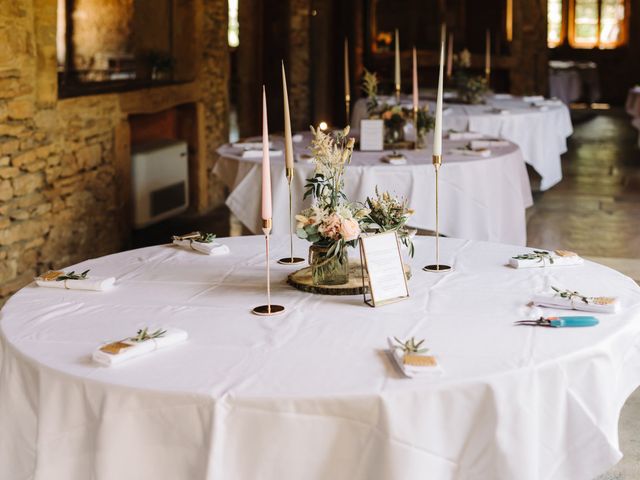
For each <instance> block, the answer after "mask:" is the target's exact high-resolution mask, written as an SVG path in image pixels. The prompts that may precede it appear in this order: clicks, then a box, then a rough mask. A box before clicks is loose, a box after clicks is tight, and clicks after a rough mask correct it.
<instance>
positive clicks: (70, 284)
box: [36, 277, 116, 292]
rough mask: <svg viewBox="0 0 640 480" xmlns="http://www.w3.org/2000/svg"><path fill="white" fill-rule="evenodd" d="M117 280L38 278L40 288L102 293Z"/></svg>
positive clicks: (108, 278) (100, 278) (110, 278)
mask: <svg viewBox="0 0 640 480" xmlns="http://www.w3.org/2000/svg"><path fill="white" fill-rule="evenodd" d="M115 281H116V279H115V278H114V277H106V278H105V277H87V278H85V279H84V280H61V281H57V280H44V279H43V278H41V277H38V278H36V283H37V284H38V286H39V287H49V288H66V289H67V290H93V291H96V292H101V291H103V290H109V289H110V288H111V287H113V284H114V283H115Z"/></svg>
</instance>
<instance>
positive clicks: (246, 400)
mask: <svg viewBox="0 0 640 480" xmlns="http://www.w3.org/2000/svg"><path fill="white" fill-rule="evenodd" d="M221 241H222V242H224V243H226V244H227V245H228V246H229V247H230V248H231V251H232V254H231V255H228V256H222V257H207V256H204V255H200V254H197V253H195V252H191V251H188V250H185V249H180V248H178V247H173V246H168V245H167V246H158V247H150V248H146V249H141V250H134V251H129V252H125V253H121V254H118V255H112V256H109V257H104V258H100V259H95V260H89V261H86V262H83V263H82V264H80V265H77V266H76V267H75V268H76V270H78V269H87V268H90V269H91V271H92V272H93V273H95V275H101V276H111V275H113V276H116V277H117V278H118V282H117V284H116V288H115V289H113V290H111V291H108V292H100V293H98V292H84V291H69V290H59V289H45V288H39V287H36V286H34V285H30V286H28V287H26V288H24V289H22V290H21V291H20V292H18V293H17V294H16V295H15V296H14V297H13V298H11V299H10V300H9V301H8V302H7V304H6V305H5V307H4V308H3V309H2V311H1V312H0V387H1V388H0V425H2V428H0V478H3V479H12V480H13V479H20V478H42V479H54V478H55V479H64V480H87V479H90V478H91V479H95V480H103V479H105V480H111V479H114V478H131V479H136V480H147V479H148V480H164V479H166V480H175V479H194V480H195V479H198V480H199V479H233V480H255V479H257V478H260V479H261V480H300V479H305V480H326V479H331V480H388V479H400V478H402V479H407V480H412V479H415V480H418V479H419V480H422V479H424V478H425V475H427V476H428V477H429V478H434V479H435V478H437V479H438V480H447V479H492V480H501V479H505V480H512V479H515V478H517V479H519V480H530V479H531V480H532V479H545V480H554V479H558V480H566V479H585V480H589V479H591V478H593V477H594V476H596V475H597V474H599V473H601V472H603V471H604V470H606V469H607V468H609V467H610V466H611V465H613V464H614V463H615V462H616V461H618V460H619V459H620V457H621V454H620V452H619V450H618V438H617V424H618V417H619V412H620V409H621V407H622V405H623V403H624V401H625V399H626V398H627V396H628V395H629V394H630V392H631V391H632V390H633V389H634V388H635V387H636V386H637V385H638V384H639V383H640V288H639V287H638V286H637V285H636V284H635V283H634V282H633V281H632V280H631V279H629V278H627V277H625V276H623V275H621V274H619V273H617V272H615V271H613V270H610V269H608V268H606V267H603V266H600V265H597V264H593V263H591V262H585V264H584V265H582V266H577V267H560V268H556V269H526V270H514V269H511V268H509V267H507V266H505V263H506V261H507V259H508V258H509V257H510V256H512V255H514V254H517V253H520V252H522V251H523V249H522V247H513V246H506V245H498V244H489V243H482V242H472V241H462V240H454V239H443V240H442V244H441V249H442V260H443V261H445V262H450V263H451V264H453V265H454V267H455V271H454V272H453V273H451V274H448V275H443V276H442V275H438V274H431V273H426V272H423V271H422V270H421V269H420V267H421V266H423V265H424V264H427V263H432V262H433V254H434V252H433V249H434V243H433V242H434V241H433V239H432V238H426V237H421V238H418V239H417V240H416V244H417V245H416V247H417V250H416V258H415V259H414V260H412V261H411V262H410V263H411V266H412V268H413V272H414V274H413V277H412V279H411V280H410V282H409V289H410V293H411V297H410V298H409V299H408V300H406V301H403V302H400V303H396V304H393V305H388V306H385V307H381V308H376V309H372V308H370V307H368V306H365V305H364V304H363V303H362V299H361V297H358V296H348V297H326V296H316V295H312V294H305V293H301V292H298V291H297V290H294V289H293V288H291V287H289V286H287V285H286V284H285V281H284V280H285V277H286V275H287V274H288V273H289V272H290V271H291V268H287V267H284V266H280V265H277V264H275V263H274V264H273V265H272V278H273V300H274V302H277V303H281V304H283V305H285V306H286V308H287V311H286V313H285V314H283V315H281V316H278V317H271V318H266V317H256V316H254V315H252V314H251V313H250V309H251V307H253V306H255V305H259V304H261V303H263V302H264V300H265V295H264V253H263V251H262V248H263V239H262V238H261V237H240V238H233V239H222V240H221ZM272 244H273V251H272V256H273V258H278V257H280V256H285V255H286V253H287V252H288V238H286V237H274V238H273V242H272ZM305 248H307V245H306V244H304V243H303V242H301V241H299V242H297V243H296V250H297V251H298V252H300V253H302V252H303V251H304V249H305ZM550 285H560V286H564V287H567V288H572V289H576V290H579V291H581V292H583V293H585V294H587V295H593V294H596V295H612V294H614V295H618V296H620V298H621V300H622V311H621V313H619V314H603V315H599V318H600V321H601V323H600V325H598V326H596V327H593V328H584V329H558V330H556V329H544V328H531V327H515V326H512V322H513V321H514V320H517V319H521V318H533V317H536V316H538V315H540V314H541V313H542V310H541V309H540V308H532V307H529V306H527V304H528V303H529V301H530V299H531V295H532V293H534V292H536V291H540V290H541V289H543V288H545V287H546V288H548V287H549V286H550ZM544 313H545V314H548V315H553V314H560V313H566V311H560V310H553V309H546V310H544ZM162 325H166V326H172V327H177V328H180V329H183V330H185V331H187V332H188V333H189V336H190V339H189V340H188V342H187V343H184V344H181V345H177V346H175V347H172V348H167V349H165V350H163V351H158V352H155V353H154V354H151V355H149V356H147V357H142V358H139V359H136V360H132V361H130V362H129V363H125V364H122V365H120V366H118V367H114V368H107V367H101V366H98V365H97V364H95V363H93V362H92V361H91V360H90V354H91V352H92V350H93V349H94V348H95V347H96V346H97V345H99V344H100V343H101V342H103V341H107V340H114V339H120V338H123V337H126V336H128V335H130V334H133V333H134V332H135V331H136V330H137V329H138V328H141V327H143V326H150V327H152V328H154V327H156V326H162ZM390 335H395V336H398V337H409V336H416V337H418V338H426V339H427V345H428V347H429V348H431V350H432V353H434V354H436V355H437V356H438V358H439V361H440V363H441V365H442V368H443V370H444V373H443V375H442V376H440V377H429V378H420V379H411V380H410V379H406V378H403V377H402V376H401V375H400V374H399V373H398V371H397V370H396V369H395V368H394V366H393V364H392V363H391V361H390V359H389V357H388V356H387V354H386V353H385V349H386V338H387V336H390ZM426 472H428V474H427V473H426Z"/></svg>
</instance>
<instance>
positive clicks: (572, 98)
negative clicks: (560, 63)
mask: <svg viewBox="0 0 640 480" xmlns="http://www.w3.org/2000/svg"><path fill="white" fill-rule="evenodd" d="M549 95H551V96H552V97H555V98H558V99H560V100H562V101H563V102H564V103H566V104H567V105H569V104H570V103H572V102H576V101H578V100H579V99H580V97H581V96H582V78H581V77H580V74H579V73H578V71H577V70H574V69H569V68H566V69H553V68H550V69H549Z"/></svg>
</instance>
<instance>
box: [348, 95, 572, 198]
mask: <svg viewBox="0 0 640 480" xmlns="http://www.w3.org/2000/svg"><path fill="white" fill-rule="evenodd" d="M406 102H407V99H404V100H403V104H406V105H407V106H408V108H411V101H410V99H409V100H408V103H406ZM426 103H429V104H430V108H431V111H432V112H433V111H434V110H435V107H434V103H433V102H426ZM446 107H448V109H449V111H448V113H446V114H445V115H444V117H443V122H444V128H445V130H446V129H451V128H452V129H455V130H470V131H473V132H480V133H484V134H486V135H492V136H499V137H501V138H505V139H507V140H509V141H511V142H513V143H515V144H516V145H518V146H519V147H520V149H521V150H522V155H523V157H524V160H525V161H526V162H527V163H528V164H529V165H531V166H532V167H533V168H534V169H535V170H536V172H538V173H539V174H540V176H541V177H542V180H541V182H540V189H541V190H543V191H544V190H547V189H549V188H551V187H553V186H554V185H556V184H557V183H559V182H560V180H562V164H561V159H560V156H561V155H562V154H563V153H565V152H566V151H567V138H568V137H569V136H571V134H572V133H573V126H572V124H571V115H570V113H569V109H568V108H567V106H566V105H564V104H563V105H558V106H549V107H548V108H547V110H545V111H541V110H539V109H535V108H532V107H531V106H530V105H529V104H527V103H525V102H523V101H522V100H521V99H520V98H519V97H513V98H512V99H507V100H496V99H493V98H489V99H488V100H487V105H460V104H449V105H446ZM492 107H496V108H500V109H505V110H509V112H510V113H509V114H496V113H491V112H490V109H491V108H492ZM366 110H367V107H366V100H365V99H363V98H361V99H359V100H357V101H356V103H355V105H354V108H353V114H352V116H351V123H352V125H353V126H354V127H356V128H357V127H358V126H359V125H360V120H361V119H363V118H366Z"/></svg>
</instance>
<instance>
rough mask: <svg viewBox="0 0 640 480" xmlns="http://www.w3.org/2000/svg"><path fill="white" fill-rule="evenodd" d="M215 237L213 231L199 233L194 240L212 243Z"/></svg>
mask: <svg viewBox="0 0 640 480" xmlns="http://www.w3.org/2000/svg"><path fill="white" fill-rule="evenodd" d="M215 238H216V234H215V233H201V234H200V236H199V237H198V238H194V239H193V241H194V242H200V243H212V242H213V241H214V240H215Z"/></svg>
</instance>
